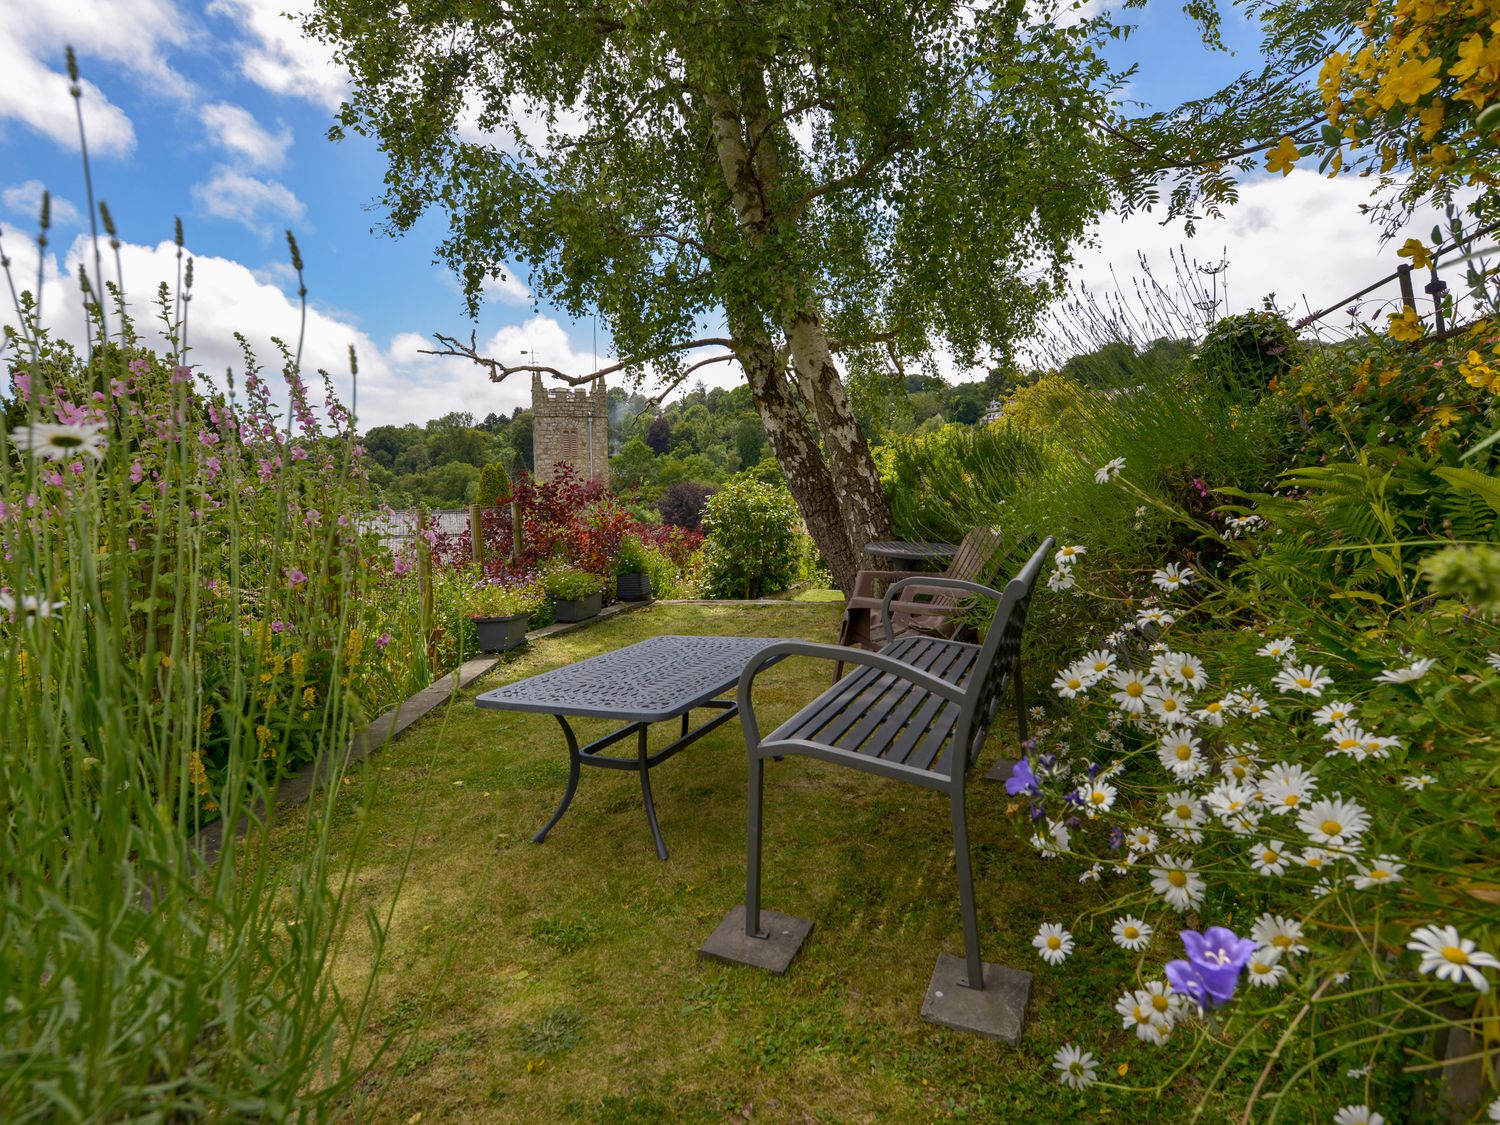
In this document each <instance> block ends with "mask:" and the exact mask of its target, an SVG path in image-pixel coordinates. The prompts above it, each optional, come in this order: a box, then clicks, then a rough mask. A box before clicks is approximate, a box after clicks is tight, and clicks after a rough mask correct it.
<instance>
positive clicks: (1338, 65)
mask: <svg viewBox="0 0 1500 1125" xmlns="http://www.w3.org/2000/svg"><path fill="white" fill-rule="evenodd" d="M1348 65H1349V56H1348V55H1346V54H1344V53H1343V52H1342V51H1335V52H1334V53H1333V54H1331V55H1329V56H1328V57H1327V58H1326V59H1324V60H1323V69H1322V70H1320V71H1318V89H1319V90H1321V91H1322V93H1323V100H1324V101H1325V102H1331V101H1333V99H1334V98H1336V97H1338V92H1339V86H1340V85H1341V84H1342V83H1343V81H1344V68H1345V67H1346V66H1348Z"/></svg>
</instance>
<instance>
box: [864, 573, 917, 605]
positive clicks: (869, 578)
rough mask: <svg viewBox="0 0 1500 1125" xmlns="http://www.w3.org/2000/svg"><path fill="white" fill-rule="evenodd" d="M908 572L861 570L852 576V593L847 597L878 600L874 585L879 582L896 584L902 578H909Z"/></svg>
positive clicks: (877, 591) (878, 594) (878, 592)
mask: <svg viewBox="0 0 1500 1125" xmlns="http://www.w3.org/2000/svg"><path fill="white" fill-rule="evenodd" d="M910 576H911V571H909V570H861V571H859V572H858V573H856V574H855V576H854V593H852V594H851V595H849V596H850V597H853V598H878V597H879V596H880V591H879V590H878V589H877V588H876V584H877V583H880V582H897V581H899V580H901V579H902V578H909V577H910Z"/></svg>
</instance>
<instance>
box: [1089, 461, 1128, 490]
mask: <svg viewBox="0 0 1500 1125" xmlns="http://www.w3.org/2000/svg"><path fill="white" fill-rule="evenodd" d="M1124 467H1125V458H1123V457H1115V458H1113V459H1111V460H1109V461H1106V462H1105V463H1104V464H1103V465H1101V466H1100V467H1099V468H1097V469H1095V470H1094V482H1095V483H1096V484H1108V483H1109V482H1110V481H1112V480H1114V479H1115V478H1116V477H1117V476H1119V475H1120V470H1121V469H1123V468H1124Z"/></svg>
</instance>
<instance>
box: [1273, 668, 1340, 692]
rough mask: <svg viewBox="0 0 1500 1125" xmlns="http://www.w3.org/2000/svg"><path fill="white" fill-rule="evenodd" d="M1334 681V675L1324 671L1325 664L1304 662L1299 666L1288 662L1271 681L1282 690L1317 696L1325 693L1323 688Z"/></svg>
mask: <svg viewBox="0 0 1500 1125" xmlns="http://www.w3.org/2000/svg"><path fill="white" fill-rule="evenodd" d="M1331 683H1333V677H1331V676H1329V675H1327V674H1326V673H1325V672H1324V669H1323V666H1322V665H1321V664H1319V665H1316V666H1314V665H1312V664H1304V665H1302V667H1300V668H1298V667H1296V666H1294V665H1291V664H1288V665H1287V666H1286V667H1285V668H1283V669H1282V670H1281V671H1280V672H1278V673H1277V674H1276V678H1275V679H1274V680H1272V681H1271V686H1272V687H1279V688H1280V689H1281V690H1282V691H1297V692H1301V693H1302V694H1303V695H1311V696H1313V697H1317V696H1320V695H1322V694H1323V689H1324V688H1326V687H1327V686H1328V685H1329V684H1331Z"/></svg>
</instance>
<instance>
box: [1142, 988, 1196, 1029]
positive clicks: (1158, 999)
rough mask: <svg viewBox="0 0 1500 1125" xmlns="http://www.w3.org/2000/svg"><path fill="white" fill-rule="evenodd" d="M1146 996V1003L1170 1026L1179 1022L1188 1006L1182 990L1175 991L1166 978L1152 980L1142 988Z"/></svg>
mask: <svg viewBox="0 0 1500 1125" xmlns="http://www.w3.org/2000/svg"><path fill="white" fill-rule="evenodd" d="M1140 991H1141V992H1142V993H1144V994H1145V996H1146V1003H1148V1004H1149V1005H1150V1006H1151V1010H1152V1011H1153V1012H1155V1013H1156V1014H1157V1015H1158V1016H1159V1017H1160V1018H1161V1019H1163V1020H1165V1021H1166V1023H1167V1026H1168V1027H1171V1026H1172V1025H1173V1024H1175V1023H1176V1022H1177V1019H1178V1017H1179V1016H1181V1015H1182V1011H1183V1008H1184V1007H1185V1006H1186V1004H1187V1001H1186V998H1185V997H1184V996H1183V995H1182V993H1180V992H1174V991H1173V990H1172V986H1171V985H1170V984H1168V983H1167V982H1166V981H1164V980H1150V981H1147V982H1146V987H1145V988H1142V989H1141V990H1140Z"/></svg>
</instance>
